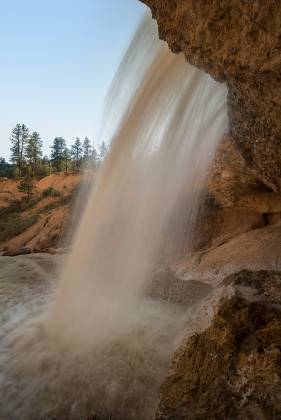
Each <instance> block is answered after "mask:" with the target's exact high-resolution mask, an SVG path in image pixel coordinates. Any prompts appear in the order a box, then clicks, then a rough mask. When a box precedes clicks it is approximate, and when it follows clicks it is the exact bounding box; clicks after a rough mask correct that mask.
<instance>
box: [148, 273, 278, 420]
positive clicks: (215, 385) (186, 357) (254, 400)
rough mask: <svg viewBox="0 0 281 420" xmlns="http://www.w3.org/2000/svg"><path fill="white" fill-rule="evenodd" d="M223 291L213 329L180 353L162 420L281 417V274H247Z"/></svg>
mask: <svg viewBox="0 0 281 420" xmlns="http://www.w3.org/2000/svg"><path fill="white" fill-rule="evenodd" d="M223 287H232V288H233V292H232V295H230V297H228V298H226V297H223V298H222V299H221V301H220V302H219V304H218V311H217V313H216V315H215V316H214V318H213V320H212V322H211V325H210V326H209V327H208V328H207V329H206V330H205V331H204V332H202V333H199V334H195V335H193V336H191V337H189V338H187V339H186V340H184V342H183V344H182V345H181V346H180V348H179V349H178V351H177V352H176V353H175V356H174V360H173V363H172V366H171V369H170V374H169V375H168V377H167V378H166V380H165V381H164V383H163V385H162V388H161V398H160V404H159V408H158V413H157V416H156V418H157V419H158V420H168V419H170V420H172V419H173V420H180V419H185V420H187V419H190V420H195V419H197V420H199V419H206V418H208V419H237V420H238V419H239V420H242V419H243V420H250V419H253V418H259V419H279V418H280V417H281V397H280V389H281V306H280V303H281V272H274V271H257V272H251V271H247V270H243V271H241V272H239V273H236V274H232V275H230V276H229V277H227V278H226V279H225V280H224V282H223ZM222 295H223V296H224V294H222Z"/></svg>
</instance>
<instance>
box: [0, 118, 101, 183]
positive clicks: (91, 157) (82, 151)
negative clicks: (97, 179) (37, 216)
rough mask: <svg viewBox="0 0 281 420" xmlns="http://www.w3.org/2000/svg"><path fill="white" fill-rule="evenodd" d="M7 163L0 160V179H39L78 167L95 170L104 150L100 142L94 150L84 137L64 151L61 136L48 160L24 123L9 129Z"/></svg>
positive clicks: (38, 140)
mask: <svg viewBox="0 0 281 420" xmlns="http://www.w3.org/2000/svg"><path fill="white" fill-rule="evenodd" d="M10 141H11V149H10V150H11V156H10V163H9V162H6V160H5V159H4V158H1V157H0V177H9V178H10V177H19V178H22V177H31V178H33V177H42V176H46V175H49V174H50V173H54V172H65V173H68V172H74V171H79V170H80V169H81V168H96V167H98V165H99V164H100V163H101V162H102V161H103V159H104V157H105V155H106V153H107V147H106V144H105V143H104V142H103V143H102V144H101V145H100V147H99V149H98V150H96V149H95V148H94V147H93V146H92V144H91V142H90V140H89V139H88V137H85V139H84V141H83V142H82V141H81V140H80V139H79V137H77V138H76V140H75V142H74V143H73V144H72V145H71V148H70V149H69V148H67V145H66V141H65V139H64V138H62V137H56V138H55V139H54V141H53V144H52V145H51V153H50V157H48V156H43V151H42V149H43V141H42V139H41V137H40V134H39V133H38V132H37V131H33V132H32V133H30V132H29V130H28V128H27V126H26V125H25V124H17V125H16V127H15V128H14V129H13V130H12V133H11V137H10Z"/></svg>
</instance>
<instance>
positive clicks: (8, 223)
mask: <svg viewBox="0 0 281 420" xmlns="http://www.w3.org/2000/svg"><path fill="white" fill-rule="evenodd" d="M38 220H39V216H38V215H37V214H33V215H31V216H29V217H24V218H23V217H21V216H19V215H16V214H11V215H7V216H6V217H4V218H2V219H1V220H0V242H4V241H7V240H9V239H11V238H13V237H14V236H17V235H20V234H21V233H22V232H24V231H25V230H26V229H28V228H29V227H30V226H32V225H34V224H35V223H36V222H37V221H38Z"/></svg>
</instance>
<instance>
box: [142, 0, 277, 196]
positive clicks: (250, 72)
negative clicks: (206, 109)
mask: <svg viewBox="0 0 281 420" xmlns="http://www.w3.org/2000/svg"><path fill="white" fill-rule="evenodd" d="M142 1H143V2H144V3H146V4H147V5H148V6H149V7H150V8H151V11H152V15H153V17H154V18H156V19H157V23H158V28H159V36H160V38H161V39H163V40H165V41H167V42H168V44H169V46H170V48H171V50H172V51H174V52H175V53H179V52H183V53H184V55H185V57H186V59H187V61H189V62H190V63H191V64H193V65H195V66H196V67H199V68H201V69H203V70H204V71H206V72H207V73H209V74H210V75H211V76H212V77H214V78H215V79H216V80H219V81H222V82H226V83H227V86H228V90H229V95H228V109H229V118H230V137H229V138H230V141H231V142H233V143H234V145H235V147H236V148H237V150H238V151H239V153H240V154H241V156H243V158H244V159H245V161H246V162H247V165H248V167H249V168H251V169H253V170H254V172H255V174H256V176H257V177H258V178H259V179H260V180H261V181H262V182H263V183H264V184H265V185H266V186H268V187H269V188H271V189H272V190H273V191H275V192H278V191H279V192H280V191H281V165H280V161H281V147H280V146H281V123H280V118H279V116H280V110H281V95H280V87H281V78H280V71H281V41H280V39H281V26H280V20H281V7H280V1H273V0H270V1H266V2H258V1H253V2H245V1H242V0H236V1H223V2H221V1H204V0H198V1H193V0H173V1H170V0H142Z"/></svg>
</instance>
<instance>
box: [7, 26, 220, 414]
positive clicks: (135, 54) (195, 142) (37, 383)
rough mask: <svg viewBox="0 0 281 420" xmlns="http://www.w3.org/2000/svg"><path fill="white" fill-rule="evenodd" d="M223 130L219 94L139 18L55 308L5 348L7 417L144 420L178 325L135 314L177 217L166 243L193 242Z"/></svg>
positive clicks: (147, 307) (153, 312)
mask: <svg viewBox="0 0 281 420" xmlns="http://www.w3.org/2000/svg"><path fill="white" fill-rule="evenodd" d="M226 130H227V113H226V88H225V87H224V86H223V85H220V84H218V83H216V82H214V81H213V80H212V79H211V78H210V77H209V76H207V75H206V74H204V73H203V72H201V71H199V70H197V69H195V68H193V67H191V66H190V65H188V64H187V63H186V62H185V60H184V57H183V56H181V55H178V56H177V55H173V54H172V53H171V52H170V51H169V50H168V48H167V46H166V45H165V44H164V43H162V42H160V41H159V40H158V35H157V29H156V25H155V23H154V22H152V21H151V20H150V19H148V18H146V19H144V21H143V22H142V24H141V26H140V28H139V30H138V31H137V33H136V35H135V37H134V39H133V41H132V44H131V46H130V47H129V49H128V52H127V54H126V55H125V57H124V59H123V61H122V63H121V66H120V68H119V70H118V72H117V75H116V78H115V80H114V82H113V85H112V87H111V90H110V92H109V96H108V102H107V108H106V111H105V126H104V132H103V139H104V138H106V139H107V140H109V139H112V146H111V151H110V153H109V155H108V157H107V158H106V161H105V162H104V164H103V166H102V168H101V170H100V172H99V174H98V178H97V179H96V181H95V186H94V188H93V191H92V192H91V195H90V198H89V201H88V205H87V208H86V210H85V214H84V217H83V220H82V222H81V226H80V228H79V229H78V232H77V235H76V238H75V241H74V245H73V250H72V252H71V255H70V256H69V258H68V261H67V263H66V266H65V269H64V270H63V273H62V279H61V283H60V286H59V290H58V292H57V295H56V299H55V302H54V304H53V305H52V307H51V309H50V311H49V313H48V317H47V319H46V320H44V322H43V323H41V324H40V325H39V326H38V325H37V326H36V325H35V326H34V325H32V326H31V327H28V328H29V330H31V331H32V332H31V333H27V337H26V336H25V337H24V333H23V332H21V333H18V334H19V335H17V336H16V338H14V339H13V340H12V341H11V342H10V344H9V345H10V347H11V348H12V349H13V350H12V351H11V353H12V354H13V357H14V358H16V357H17V356H16V352H18V353H19V352H20V353H21V358H17V359H16V362H15V359H14V360H12V361H11V363H10V371H11V372H12V373H10V375H11V377H12V378H13V379H14V380H15V381H20V383H21V384H22V386H24V384H25V390H24V396H23V395H22V394H21V395H20V396H19V395H18V394H20V393H21V392H22V391H20V390H19V388H15V389H16V391H14V392H10V395H9V392H7V390H5V392H6V395H7V397H6V398H7V401H9V408H8V409H9V410H10V411H12V410H14V411H15V412H16V413H17V414H19V413H20V415H21V419H27V418H31V417H35V418H36V419H40V418H45V417H44V416H46V415H48V416H51V415H52V416H53V417H54V416H60V417H59V419H62V418H71V419H74V418H77V419H78V418H79V419H80V420H81V419H82V418H83V416H84V415H85V416H87V414H89V413H97V414H99V415H100V416H106V415H112V416H115V417H116V418H123V419H135V418H138V419H146V420H147V419H149V418H150V417H151V416H153V411H154V409H155V404H156V401H157V393H158V387H159V384H160V382H161V380H162V378H163V375H164V374H165V372H166V369H167V366H168V363H169V357H170V354H171V352H172V350H173V348H174V342H175V338H176V333H177V331H178V329H177V327H176V326H178V323H177V320H178V318H177V316H174V315H173V316H170V315H171V314H170V312H169V316H168V315H167V313H166V312H165V310H166V309H165V310H163V309H162V307H159V306H158V304H156V303H149V304H147V303H144V291H145V288H146V286H147V284H148V283H149V281H150V280H151V278H152V276H153V271H154V269H155V266H156V264H157V262H158V260H159V252H160V250H161V248H162V247H163V241H164V240H165V233H166V231H167V228H168V226H169V222H170V220H171V218H172V217H173V215H174V214H175V213H176V212H179V209H180V217H179V223H178V229H177V235H176V239H177V240H178V241H182V239H183V238H182V236H183V234H184V239H185V242H186V243H188V241H189V240H190V238H191V237H192V235H191V234H192V228H193V226H194V223H195V221H196V216H197V213H198V209H199V206H200V199H201V198H202V195H201V193H200V191H202V186H203V185H204V180H205V177H206V174H207V170H208V167H209V164H210V162H211V161H212V158H213V155H214V153H215V150H216V148H217V145H218V142H219V141H220V139H221V137H222V135H223V134H224V132H225V131H226ZM183 197H184V198H185V203H186V204H185V206H183V207H182V201H183ZM177 214H178V213H177ZM187 221H188V227H189V229H188V231H187V230H186V228H185V229H183V226H186V225H187ZM181 222H182V223H181ZM159 308H160V309H159ZM169 311H170V309H169ZM42 336H44V339H42ZM46 343H47V344H46ZM32 346H33V347H32ZM29 349H30V350H29ZM29 351H31V352H32V357H30V356H29V357H28V356H27V352H29ZM23 356H25V359H24V358H23ZM23 359H24V361H23ZM44 363H45V365H46V366H45V370H44V368H43V367H42V366H43V365H44ZM28 364H30V365H31V366H32V368H31V371H32V375H31V374H30V373H28V374H27V373H26V369H27V366H28ZM22 366H24V367H22ZM27 370H28V369H27ZM24 375H26V376H24ZM40 375H41V376H40ZM19 378H20V379H19ZM128 380H129V382H128ZM71 381H72V383H71ZM65 383H66V384H67V385H66V386H65ZM83 384H84V388H83ZM77 385H78V386H77ZM62 388H63V391H62V392H64V393H65V394H64V395H63V398H62V397H61V396H59V392H60V389H62ZM78 388H79V390H78ZM16 394H17V395H16ZM28 395H29V401H28V403H27V402H24V400H25V398H28ZM35 395H36V404H35V403H34V404H35V405H36V408H35V407H34V408H32V409H31V408H30V407H31V405H30V399H31V398H32V401H34V398H35V397H34V396H35ZM13 399H14V400H16V401H17V403H16V404H14V400H13ZM139 399H140V400H141V405H140V401H139ZM69 401H71V402H69ZM67 402H68V403H67ZM13 404H14V407H13ZM11 407H12V408H11ZM15 407H16V408H15ZM8 409H7V410H8ZM32 410H33V411H32ZM87 410H89V411H88V412H87ZM28 416H29V417H28Z"/></svg>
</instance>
